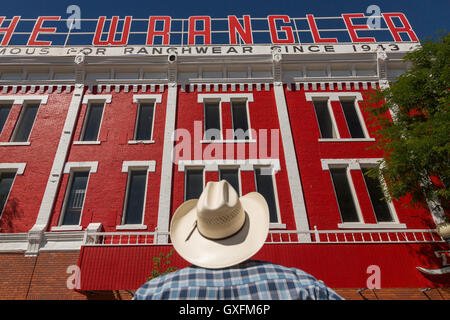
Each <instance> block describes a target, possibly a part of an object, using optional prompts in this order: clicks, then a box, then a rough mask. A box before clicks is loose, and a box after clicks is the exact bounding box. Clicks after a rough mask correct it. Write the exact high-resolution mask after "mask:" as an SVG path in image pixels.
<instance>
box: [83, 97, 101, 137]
mask: <svg viewBox="0 0 450 320" xmlns="http://www.w3.org/2000/svg"><path fill="white" fill-rule="evenodd" d="M102 115H103V104H102V103H93V104H91V105H89V108H88V112H87V116H86V117H87V118H86V122H85V124H84V134H83V138H82V141H97V138H98V132H99V130H100V122H101V121H102Z"/></svg>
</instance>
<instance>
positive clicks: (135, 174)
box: [123, 170, 147, 224]
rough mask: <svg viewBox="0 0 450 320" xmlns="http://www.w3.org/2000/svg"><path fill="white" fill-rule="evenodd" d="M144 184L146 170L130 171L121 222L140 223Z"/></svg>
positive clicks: (143, 201) (145, 182) (142, 209)
mask: <svg viewBox="0 0 450 320" xmlns="http://www.w3.org/2000/svg"><path fill="white" fill-rule="evenodd" d="M146 184H147V170H132V171H130V173H129V174H128V186H127V195H126V208H125V213H124V219H123V224H142V217H143V212H144V206H145V192H146Z"/></svg>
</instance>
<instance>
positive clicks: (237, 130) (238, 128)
mask: <svg viewBox="0 0 450 320" xmlns="http://www.w3.org/2000/svg"><path fill="white" fill-rule="evenodd" d="M231 108H232V114H233V130H234V138H235V139H238V140H248V139H249V136H248V134H245V133H246V132H247V130H248V119H247V104H246V102H245V101H237V102H236V101H234V102H232V104H231Z"/></svg>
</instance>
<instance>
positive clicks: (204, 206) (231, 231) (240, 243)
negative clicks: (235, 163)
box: [170, 180, 269, 269]
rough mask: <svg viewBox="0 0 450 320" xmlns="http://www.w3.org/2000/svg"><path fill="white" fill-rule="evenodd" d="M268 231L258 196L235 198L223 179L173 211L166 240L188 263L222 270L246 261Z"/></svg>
mask: <svg viewBox="0 0 450 320" xmlns="http://www.w3.org/2000/svg"><path fill="white" fill-rule="evenodd" d="M268 232H269V208H268V206H267V202H266V200H265V199H264V197H263V196H262V195H260V194H259V193H257V192H252V193H249V194H247V195H245V196H242V197H240V198H239V196H238V194H237V193H236V191H235V190H234V189H233V187H232V186H231V185H230V184H229V183H228V182H227V181H225V180H222V181H220V182H208V184H207V185H206V187H205V189H204V190H203V192H202V194H201V195H200V198H199V199H198V200H197V199H194V200H189V201H186V202H185V203H183V204H182V205H181V206H180V207H178V209H177V210H176V211H175V214H174V216H173V218H172V223H171V226H170V237H171V240H172V243H173V246H174V248H175V250H176V251H177V252H178V253H179V254H180V255H181V256H182V257H183V258H184V259H186V260H187V261H189V262H190V263H192V264H194V265H197V266H200V267H204V268H210V269H218V268H225V267H229V266H232V265H235V264H238V263H240V262H242V261H245V260H247V259H249V258H250V257H251V256H253V255H254V254H255V253H257V252H258V251H259V250H260V249H261V247H262V246H263V244H264V242H265V240H266V238H267V234H268Z"/></svg>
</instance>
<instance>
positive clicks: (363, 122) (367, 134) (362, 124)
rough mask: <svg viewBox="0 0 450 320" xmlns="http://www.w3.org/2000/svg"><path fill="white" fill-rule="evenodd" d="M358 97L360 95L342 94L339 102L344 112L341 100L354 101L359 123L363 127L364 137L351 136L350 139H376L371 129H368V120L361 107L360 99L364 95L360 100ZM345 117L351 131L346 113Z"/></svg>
mask: <svg viewBox="0 0 450 320" xmlns="http://www.w3.org/2000/svg"><path fill="white" fill-rule="evenodd" d="M358 98H359V96H358V97H348V96H341V97H340V99H339V103H340V104H341V109H342V112H344V109H343V108H342V103H341V101H353V105H354V107H355V110H356V114H357V116H358V120H359V124H360V125H361V128H362V130H363V134H364V138H350V140H352V141H354V140H359V139H360V140H373V141H374V140H375V139H371V138H370V134H369V131H368V130H367V125H366V122H365V121H364V117H363V115H362V112H361V108H360V106H359V103H358V101H362V96H361V99H359V100H358ZM344 119H345V124H346V125H347V130H348V132H349V133H350V128H349V127H348V123H347V119H346V118H345V115H344Z"/></svg>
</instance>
